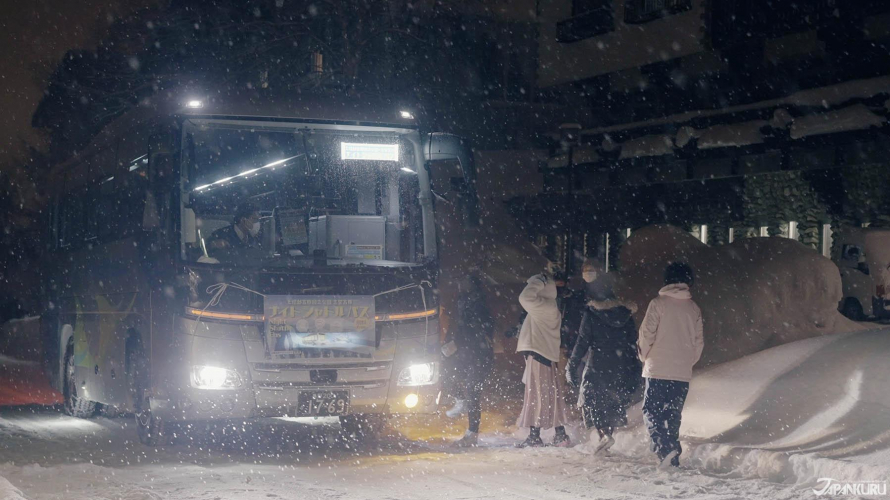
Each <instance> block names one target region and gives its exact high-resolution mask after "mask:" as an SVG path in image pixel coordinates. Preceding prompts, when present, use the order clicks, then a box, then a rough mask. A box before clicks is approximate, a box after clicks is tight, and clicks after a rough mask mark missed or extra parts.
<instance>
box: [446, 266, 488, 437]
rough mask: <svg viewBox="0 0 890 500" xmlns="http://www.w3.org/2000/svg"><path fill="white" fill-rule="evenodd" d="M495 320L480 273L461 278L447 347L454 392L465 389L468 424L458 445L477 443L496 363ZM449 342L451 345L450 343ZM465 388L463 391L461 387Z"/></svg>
mask: <svg viewBox="0 0 890 500" xmlns="http://www.w3.org/2000/svg"><path fill="white" fill-rule="evenodd" d="M493 333H494V321H493V320H492V317H491V312H490V311H489V309H488V306H487V305H486V303H485V297H484V296H483V294H482V283H481V280H480V279H479V276H477V275H475V274H474V275H470V276H468V277H467V278H466V279H464V280H463V281H462V282H461V291H460V295H459V297H458V299H457V327H456V328H455V329H454V330H453V336H452V339H451V342H449V343H447V344H446V349H445V350H444V351H445V353H446V354H448V353H450V355H449V356H448V360H447V364H448V365H449V366H450V367H451V371H452V387H454V392H458V393H460V392H462V397H463V401H464V404H465V405H466V411H467V414H468V420H469V422H468V423H469V425H468V428H467V432H466V433H465V434H464V436H463V437H462V438H461V439H460V440H458V441H457V442H455V445H456V446H458V447H471V446H476V444H477V442H478V438H479V424H480V422H481V420H482V385H483V384H484V383H485V380H486V379H487V378H488V375H489V374H490V373H491V368H492V366H493V365H494V342H493ZM449 344H450V345H449ZM460 389H462V391H460Z"/></svg>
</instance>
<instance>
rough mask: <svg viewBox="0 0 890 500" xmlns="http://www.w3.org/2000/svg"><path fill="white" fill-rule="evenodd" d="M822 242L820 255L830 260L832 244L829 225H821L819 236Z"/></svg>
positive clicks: (831, 233)
mask: <svg viewBox="0 0 890 500" xmlns="http://www.w3.org/2000/svg"><path fill="white" fill-rule="evenodd" d="M819 236H820V238H819V239H821V240H822V255H824V256H825V257H828V258H829V259H830V258H831V244H832V243H833V240H834V238H833V232H832V231H831V224H822V234H820V235H819Z"/></svg>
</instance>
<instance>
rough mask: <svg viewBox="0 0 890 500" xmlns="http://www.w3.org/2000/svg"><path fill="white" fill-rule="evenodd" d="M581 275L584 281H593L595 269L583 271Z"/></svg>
mask: <svg viewBox="0 0 890 500" xmlns="http://www.w3.org/2000/svg"><path fill="white" fill-rule="evenodd" d="M581 277H582V278H584V281H585V282H586V283H593V282H594V281H595V280H596V271H584V272H583V273H581Z"/></svg>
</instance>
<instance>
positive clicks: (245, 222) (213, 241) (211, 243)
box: [207, 203, 260, 256]
mask: <svg viewBox="0 0 890 500" xmlns="http://www.w3.org/2000/svg"><path fill="white" fill-rule="evenodd" d="M259 233H260V213H259V211H258V210H257V208H256V207H255V206H254V205H253V204H252V203H242V204H240V205H238V206H237V207H236V208H235V219H234V222H233V223H232V225H231V226H227V227H224V228H222V229H217V230H216V231H214V232H213V234H211V235H210V238H209V240H208V242H207V250H208V252H209V253H210V254H211V256H213V254H214V253H219V252H221V251H222V252H225V251H230V250H238V249H248V248H257V247H259V246H260V240H259V239H258V238H257V236H258V235H259Z"/></svg>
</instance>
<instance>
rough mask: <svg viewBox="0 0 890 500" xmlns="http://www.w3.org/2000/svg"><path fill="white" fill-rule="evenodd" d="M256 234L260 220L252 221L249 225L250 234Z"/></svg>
mask: <svg viewBox="0 0 890 500" xmlns="http://www.w3.org/2000/svg"><path fill="white" fill-rule="evenodd" d="M258 234H260V222H259V221H257V222H254V223H253V224H251V225H250V235H251V236H256V235H258Z"/></svg>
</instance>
